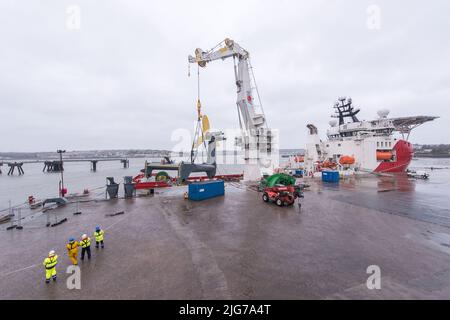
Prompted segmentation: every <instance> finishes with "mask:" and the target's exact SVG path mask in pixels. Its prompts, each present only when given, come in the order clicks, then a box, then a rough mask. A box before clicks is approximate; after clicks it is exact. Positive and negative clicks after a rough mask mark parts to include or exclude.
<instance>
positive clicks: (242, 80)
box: [189, 38, 274, 180]
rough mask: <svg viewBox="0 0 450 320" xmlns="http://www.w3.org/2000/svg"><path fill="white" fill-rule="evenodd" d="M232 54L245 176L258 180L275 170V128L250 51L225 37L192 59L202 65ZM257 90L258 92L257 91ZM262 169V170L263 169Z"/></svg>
mask: <svg viewBox="0 0 450 320" xmlns="http://www.w3.org/2000/svg"><path fill="white" fill-rule="evenodd" d="M227 58H233V61H234V74H235V78H236V87H237V101H236V105H237V109H238V117H239V124H240V128H241V132H242V137H241V138H239V139H237V141H236V142H237V144H238V145H239V146H241V147H243V148H244V159H245V163H246V168H245V171H244V179H245V180H259V179H260V177H261V173H266V174H272V172H273V167H274V164H273V162H272V159H271V153H272V132H271V130H270V129H269V128H268V126H267V121H266V117H265V115H264V110H263V108H262V105H261V100H260V98H259V93H258V89H257V87H256V83H255V79H254V76H253V72H252V67H251V63H250V56H249V53H248V52H247V51H246V50H244V49H243V48H242V47H241V46H239V45H238V44H237V43H236V42H234V41H233V40H231V39H228V38H227V39H225V40H224V41H222V42H221V43H219V44H218V45H217V46H216V47H214V48H213V49H211V50H209V51H203V50H202V49H199V48H197V49H196V50H195V57H193V56H189V63H197V64H198V65H199V66H200V67H203V68H204V67H206V64H207V63H209V62H212V61H215V60H219V59H221V60H225V59H227ZM254 93H256V96H255V94H254ZM261 169H262V172H261Z"/></svg>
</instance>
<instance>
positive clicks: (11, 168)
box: [8, 162, 25, 176]
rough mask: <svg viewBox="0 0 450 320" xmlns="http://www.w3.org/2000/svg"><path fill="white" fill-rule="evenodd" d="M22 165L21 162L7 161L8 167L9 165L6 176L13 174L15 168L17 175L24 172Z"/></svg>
mask: <svg viewBox="0 0 450 320" xmlns="http://www.w3.org/2000/svg"><path fill="white" fill-rule="evenodd" d="M22 166H23V162H10V163H8V167H9V171H8V176H10V175H13V174H14V171H15V169H16V168H17V171H18V172H19V175H23V174H25V172H24V171H23V169H22Z"/></svg>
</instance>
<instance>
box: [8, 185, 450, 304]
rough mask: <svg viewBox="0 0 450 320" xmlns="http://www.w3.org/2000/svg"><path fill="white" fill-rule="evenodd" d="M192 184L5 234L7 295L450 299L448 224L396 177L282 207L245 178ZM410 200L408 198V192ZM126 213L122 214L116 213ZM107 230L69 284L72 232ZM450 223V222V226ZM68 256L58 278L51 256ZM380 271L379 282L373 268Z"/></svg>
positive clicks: (90, 205) (64, 212) (310, 195)
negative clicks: (428, 213)
mask: <svg viewBox="0 0 450 320" xmlns="http://www.w3.org/2000/svg"><path fill="white" fill-rule="evenodd" d="M185 190H186V188H185V187H184V188H183V187H180V188H174V189H171V190H164V191H161V193H160V194H156V195H154V196H149V197H141V198H135V199H127V200H123V199H119V200H110V201H95V202H86V203H81V204H80V207H79V209H80V211H82V212H83V213H82V214H81V215H77V216H73V215H72V213H73V212H74V211H75V207H74V205H67V206H65V207H61V208H59V209H55V210H53V212H52V213H51V214H56V215H58V216H59V217H60V218H62V217H64V216H65V217H68V221H67V222H65V223H63V224H61V225H58V226H56V227H50V228H46V227H45V226H44V225H45V217H44V216H43V217H40V218H39V217H36V219H35V220H34V221H32V222H29V223H27V224H26V225H25V226H24V229H23V230H10V231H6V230H5V229H4V228H3V229H2V230H1V231H0V248H1V251H2V255H1V256H0V288H1V290H0V299H229V298H231V299H355V298H357V299H387V298H395V299H409V298H418V299H432V298H447V299H448V298H449V297H450V230H449V229H448V226H446V224H447V222H448V221H423V219H421V218H420V217H419V216H418V213H419V212H420V211H421V210H423V209H424V208H423V207H421V205H420V201H415V200H414V199H413V200H412V201H411V197H413V196H411V194H412V195H413V193H408V191H405V190H402V188H399V184H398V183H396V187H395V188H392V186H391V185H390V184H389V182H386V184H385V185H383V183H381V185H380V183H379V182H376V183H375V185H373V184H370V183H368V184H359V183H345V182H344V183H341V184H340V185H339V186H333V185H328V186H326V185H322V183H321V182H312V185H311V189H310V190H309V191H307V192H306V193H305V198H304V199H303V200H302V202H303V206H302V209H301V210H299V209H298V207H297V206H294V207H289V208H287V207H285V208H279V207H277V206H276V205H274V204H266V203H264V202H263V201H262V200H261V198H260V194H258V193H257V192H255V191H251V190H245V187H244V186H242V185H238V184H236V183H228V184H226V195H225V197H221V198H215V199H210V200H206V201H202V202H191V201H188V200H184V199H183V196H182V194H183V192H184V191H185ZM408 199H409V200H408ZM119 211H124V212H125V213H124V214H123V215H117V216H113V217H108V216H106V215H107V214H111V213H115V212H119ZM98 224H99V225H101V226H103V228H104V229H105V230H106V237H105V245H106V248H105V249H104V250H100V251H97V250H96V249H95V248H93V259H92V260H91V261H84V262H83V263H80V267H81V286H82V287H81V290H76V289H75V290H69V289H67V287H66V279H67V277H68V276H69V275H68V274H66V273H65V270H66V267H67V266H69V265H70V263H69V258H68V257H67V255H66V251H65V242H66V241H67V239H68V238H69V237H70V236H74V237H77V236H80V235H81V234H82V233H90V234H92V230H93V229H94V227H95V226H96V225H98ZM449 225H450V224H449ZM50 249H55V250H56V251H57V254H58V255H59V261H60V263H59V265H58V274H59V279H58V282H57V283H56V284H55V283H51V284H49V285H46V284H45V283H44V281H43V280H44V270H43V267H42V265H41V263H42V260H43V259H44V257H45V256H46V254H47V252H48V251H49V250H50ZM370 265H378V266H379V267H380V269H381V289H380V290H376V289H375V290H369V289H368V288H367V286H366V281H367V278H368V277H369V274H367V273H366V269H367V267H368V266H370Z"/></svg>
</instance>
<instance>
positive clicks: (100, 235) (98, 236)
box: [94, 230, 105, 242]
mask: <svg viewBox="0 0 450 320" xmlns="http://www.w3.org/2000/svg"><path fill="white" fill-rule="evenodd" d="M104 235H105V231H103V230H100V231H98V232H97V231H95V232H94V236H95V241H97V242H100V241H103V236H104Z"/></svg>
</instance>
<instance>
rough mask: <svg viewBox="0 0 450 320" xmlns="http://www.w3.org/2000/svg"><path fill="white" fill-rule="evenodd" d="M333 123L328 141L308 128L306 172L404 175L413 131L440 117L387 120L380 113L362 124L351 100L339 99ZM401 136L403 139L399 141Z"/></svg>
mask: <svg viewBox="0 0 450 320" xmlns="http://www.w3.org/2000/svg"><path fill="white" fill-rule="evenodd" d="M334 108H335V112H336V114H335V115H333V116H332V117H333V118H337V119H338V120H335V119H334V120H332V121H330V128H329V129H328V131H327V140H325V141H322V140H320V138H319V135H318V131H317V128H316V127H315V126H314V125H312V124H308V129H309V142H308V144H307V146H306V153H305V169H306V171H307V172H309V173H314V172H317V171H321V170H322V169H323V168H333V169H343V170H345V169H350V168H351V169H354V171H363V172H404V171H406V169H407V168H408V165H409V163H410V162H411V160H412V158H413V155H414V149H413V145H412V143H411V142H409V141H408V138H409V134H410V132H411V130H412V129H414V128H416V127H418V126H419V125H421V124H423V123H425V122H428V121H432V120H434V119H436V118H438V117H431V116H413V117H401V118H388V115H389V111H388V110H381V111H378V119H375V120H371V121H359V120H358V118H357V114H358V113H359V111H360V110H359V109H354V107H353V106H352V100H351V98H339V101H338V102H336V104H335V105H334ZM398 134H400V135H401V138H400V137H397V136H398Z"/></svg>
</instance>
